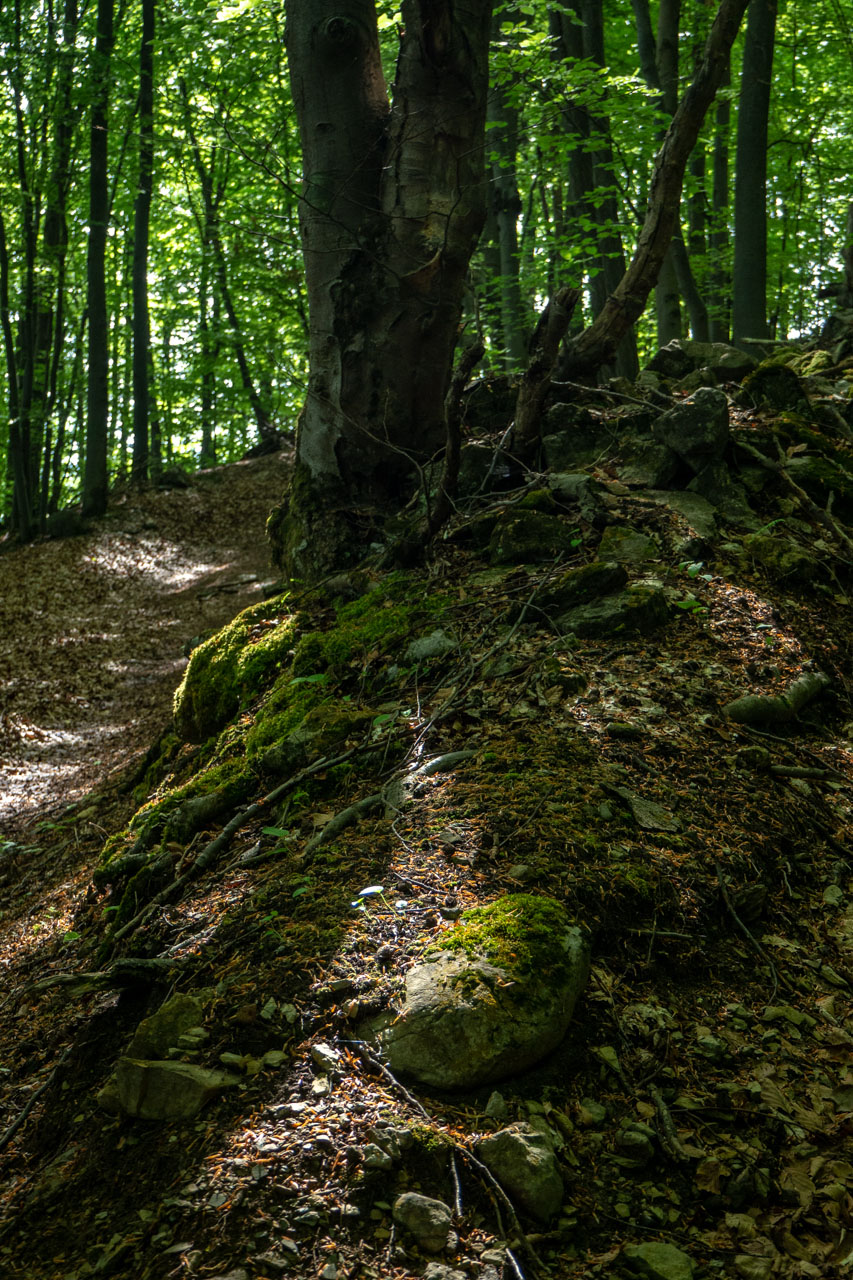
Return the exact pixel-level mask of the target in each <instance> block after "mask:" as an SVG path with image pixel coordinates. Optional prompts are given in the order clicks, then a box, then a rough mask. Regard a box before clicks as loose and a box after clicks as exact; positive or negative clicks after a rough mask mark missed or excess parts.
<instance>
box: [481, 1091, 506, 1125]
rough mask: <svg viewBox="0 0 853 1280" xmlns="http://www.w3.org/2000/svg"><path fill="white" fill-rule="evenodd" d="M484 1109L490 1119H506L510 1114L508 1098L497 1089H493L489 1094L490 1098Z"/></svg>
mask: <svg viewBox="0 0 853 1280" xmlns="http://www.w3.org/2000/svg"><path fill="white" fill-rule="evenodd" d="M483 1111H484V1114H485V1115H487V1116H488V1117H489V1119H490V1120H506V1119H507V1117H508V1116H509V1107H508V1106H507V1105H506V1098H505V1097H504V1096H503V1094H502V1093H498V1091H497V1089H493V1090H492V1092H491V1093H490V1094H489V1100H488V1102H487V1103H486V1105H485V1107H484V1109H483Z"/></svg>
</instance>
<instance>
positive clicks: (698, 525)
mask: <svg viewBox="0 0 853 1280" xmlns="http://www.w3.org/2000/svg"><path fill="white" fill-rule="evenodd" d="M645 496H646V497H647V498H651V499H652V501H653V502H657V503H659V504H660V505H661V506H664V507H671V508H672V510H673V511H677V512H678V514H679V515H680V516H683V517H684V519H685V520H686V521H687V523H688V524H689V525H690V526H691V528H693V529H694V530H695V531H696V533H697V534H698V536H699V537H700V538H703V539H708V538H713V537H714V535H715V533H716V531H717V521H716V517H715V515H714V508H713V506H712V504H711V503H710V502H709V501H708V499H707V498H702V497H700V495H699V494H698V493H690V492H681V491H679V490H676V491H674V492H671V491H669V490H666V489H656V490H653V491H651V492H650V493H647V494H646V495H645Z"/></svg>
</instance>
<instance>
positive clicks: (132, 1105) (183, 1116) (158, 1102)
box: [116, 1058, 240, 1120]
mask: <svg viewBox="0 0 853 1280" xmlns="http://www.w3.org/2000/svg"><path fill="white" fill-rule="evenodd" d="M239 1083H240V1082H239V1080H238V1079H237V1077H236V1076H232V1075H229V1074H228V1073H227V1072H225V1071H208V1070H206V1069H205V1068H204V1067H197V1066H195V1065H194V1064H193V1063H190V1062H144V1061H141V1060H140V1059H138V1058H120V1059H119V1061H118V1066H117V1067H116V1084H117V1086H118V1096H119V1102H120V1104H121V1108H122V1111H124V1112H125V1114H126V1115H129V1116H135V1117H137V1118H138V1119H140V1120H188V1119H190V1118H191V1117H192V1116H194V1115H196V1114H197V1113H198V1112H199V1111H200V1110H201V1108H202V1107H203V1106H204V1104H205V1103H206V1102H208V1101H209V1100H210V1099H211V1098H213V1097H215V1096H216V1094H218V1093H220V1092H221V1091H222V1090H223V1089H228V1088H232V1087H233V1086H234V1085H237V1084H239Z"/></svg>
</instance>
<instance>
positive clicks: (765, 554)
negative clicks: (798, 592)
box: [743, 532, 820, 583]
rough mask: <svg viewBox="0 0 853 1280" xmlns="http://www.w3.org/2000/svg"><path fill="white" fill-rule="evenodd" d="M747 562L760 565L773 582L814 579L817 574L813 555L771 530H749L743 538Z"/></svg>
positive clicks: (817, 569) (817, 570) (817, 568)
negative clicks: (762, 531) (770, 531)
mask: <svg viewBox="0 0 853 1280" xmlns="http://www.w3.org/2000/svg"><path fill="white" fill-rule="evenodd" d="M743 556H744V559H745V560H746V562H747V563H749V564H752V565H760V566H761V568H762V569H763V570H764V571H765V573H766V574H767V576H768V578H771V579H772V580H773V581H774V582H779V581H783V580H786V579H787V580H788V581H790V582H801V583H807V582H814V581H815V579H816V578H817V577H818V576H819V574H820V564H819V561H818V560H817V558H816V557H815V556H813V555H811V554H810V553H809V552H808V551H806V550H805V549H804V548H803V547H800V546H798V545H797V544H796V543H795V542H791V540H790V539H789V538H786V537H784V536H777V535H775V534H772V533H766V532H765V533H760V532H759V533H750V534H748V535H747V536H746V537H745V538H744V540H743Z"/></svg>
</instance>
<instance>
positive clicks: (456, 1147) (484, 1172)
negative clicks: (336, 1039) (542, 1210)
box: [350, 1040, 542, 1280]
mask: <svg viewBox="0 0 853 1280" xmlns="http://www.w3.org/2000/svg"><path fill="white" fill-rule="evenodd" d="M350 1043H351V1044H352V1045H353V1047H354V1049H355V1051H356V1052H357V1053H358V1055H359V1057H360V1058H361V1059H362V1061H363V1062H365V1063H366V1064H367V1066H369V1067H370V1068H371V1069H372V1070H374V1071H378V1072H379V1074H380V1075H381V1076H382V1077H383V1078H384V1079H385V1080H387V1081H388V1083H389V1084H391V1085H392V1086H393V1087H394V1088H395V1089H396V1090H397V1091H398V1093H400V1094H402V1096H403V1097H404V1098H405V1100H406V1102H408V1103H409V1105H410V1106H411V1107H414V1109H415V1110H416V1111H417V1112H418V1113H419V1114H420V1115H422V1116H423V1117H424V1118H425V1119H426V1120H428V1121H429V1123H430V1124H432V1123H433V1118H432V1116H431V1115H430V1113H429V1112H428V1111H427V1109H426V1107H425V1106H424V1105H423V1103H421V1102H419V1101H418V1099H417V1098H415V1097H414V1096H413V1095H412V1094H411V1093H409V1091H408V1089H406V1088H405V1086H404V1085H402V1084H400V1081H399V1080H398V1079H397V1077H396V1076H395V1075H394V1074H393V1072H391V1071H389V1070H388V1068H387V1067H386V1066H385V1064H384V1063H382V1062H380V1061H379V1059H378V1058H375V1057H374V1056H373V1054H372V1053H370V1051H369V1050H368V1048H367V1046H366V1045H365V1043H364V1041H363V1040H352V1041H350ZM450 1147H451V1149H452V1150H453V1151H454V1152H457V1153H458V1154H459V1155H460V1156H461V1157H462V1159H463V1160H466V1161H467V1162H468V1164H470V1165H471V1167H472V1168H474V1169H476V1171H477V1173H478V1174H479V1176H480V1177H481V1178H482V1179H483V1181H484V1182H486V1183H487V1184H488V1186H489V1187H490V1189H491V1190H492V1192H493V1193H494V1195H495V1196H496V1197H497V1199H498V1200H499V1201H500V1202H501V1203H502V1204H503V1205H504V1207H505V1208H506V1210H507V1213H508V1214H509V1218H510V1222H511V1223H512V1227H513V1230H514V1231H515V1233H516V1235H517V1236H518V1238H519V1240H520V1241H521V1243H522V1244H523V1245H524V1247H525V1249H526V1250H527V1252H528V1253H529V1255H530V1257H531V1258H532V1259H533V1261H534V1262H535V1263H536V1265H537V1266H541V1265H542V1264H541V1260H540V1259H539V1258H538V1257H537V1255H536V1251H535V1250H534V1248H533V1246H532V1244H531V1243H530V1241H529V1240H528V1238H527V1236H526V1234H525V1232H524V1228H523V1227H522V1225H521V1223H520V1222H519V1220H518V1214H517V1213H516V1211H515V1206H514V1205H513V1203H512V1201H511V1200H510V1198H509V1196H508V1195H507V1193H506V1192H505V1191H504V1189H503V1187H502V1186H501V1184H500V1183H499V1182H498V1181H497V1179H496V1178H495V1176H494V1174H493V1173H491V1171H490V1170H489V1169H487V1168H486V1166H485V1165H484V1164H483V1162H482V1161H481V1160H478V1159H477V1157H476V1156H475V1155H473V1154H472V1153H471V1152H470V1151H469V1150H468V1148H467V1147H463V1146H462V1144H461V1143H459V1142H455V1141H454V1140H453V1139H452V1138H451V1139H450ZM495 1208H496V1211H497V1206H495ZM498 1225H499V1228H500V1231H501V1234H503V1226H502V1225H501V1223H500V1213H499V1212H498ZM507 1257H508V1258H509V1259H510V1262H511V1265H512V1267H513V1270H514V1271H515V1273H516V1276H517V1278H518V1280H524V1273H523V1272H522V1270H521V1267H520V1266H519V1265H518V1262H517V1261H516V1259H515V1258H514V1257H513V1256H512V1253H511V1252H510V1250H509V1249H507Z"/></svg>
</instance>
